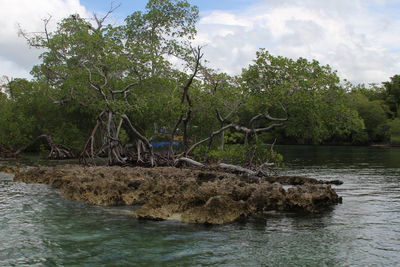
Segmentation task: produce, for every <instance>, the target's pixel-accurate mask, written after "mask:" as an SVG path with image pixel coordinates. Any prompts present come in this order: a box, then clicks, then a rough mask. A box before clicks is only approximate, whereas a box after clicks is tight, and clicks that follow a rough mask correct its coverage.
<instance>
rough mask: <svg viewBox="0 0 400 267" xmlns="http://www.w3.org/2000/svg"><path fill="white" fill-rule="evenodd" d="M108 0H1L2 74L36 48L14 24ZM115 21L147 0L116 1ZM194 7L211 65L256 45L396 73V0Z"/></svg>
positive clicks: (361, 74) (377, 73)
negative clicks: (28, 44) (198, 14)
mask: <svg viewBox="0 0 400 267" xmlns="http://www.w3.org/2000/svg"><path fill="white" fill-rule="evenodd" d="M111 2H112V1H109V0H104V1H103V0H0V76H3V75H7V76H9V77H28V78H29V77H30V76H29V71H30V69H31V68H32V66H33V65H34V64H36V63H38V59H37V57H38V55H39V54H40V51H38V50H36V49H31V48H29V47H28V46H27V45H26V43H25V41H24V40H23V39H22V38H20V37H18V34H17V32H18V25H21V27H22V28H23V29H25V30H26V31H40V30H41V29H42V25H43V24H42V19H43V18H46V17H48V16H49V15H52V20H53V21H57V20H59V19H61V18H63V17H65V16H67V15H68V14H71V13H79V14H81V15H83V16H85V17H90V15H91V14H92V13H93V12H96V13H101V12H104V11H106V10H107V9H108V8H109V6H110V3H111ZM114 2H116V3H121V7H120V8H119V9H118V10H117V12H116V13H114V14H113V16H112V17H111V19H110V21H109V22H110V23H119V22H120V21H122V20H123V18H124V17H126V16H127V15H128V14H130V13H132V12H133V11H135V10H140V9H143V8H144V6H145V4H146V2H147V1H146V0H119V1H114ZM189 2H190V3H192V4H195V5H197V6H199V8H200V16H201V18H200V21H199V24H198V38H197V40H196V42H197V43H198V44H205V45H206V48H205V54H206V57H207V58H208V60H209V61H210V65H211V66H212V67H214V68H217V69H219V70H221V71H225V72H228V73H230V74H238V73H240V70H241V69H242V68H243V67H246V66H247V65H248V64H249V63H251V60H252V59H254V57H255V52H256V51H257V50H258V49H259V48H266V49H267V50H269V51H270V52H271V53H272V54H274V55H283V56H287V57H291V58H298V57H305V58H308V59H317V60H318V61H320V62H321V63H322V64H329V65H331V66H332V68H334V69H336V70H338V73H339V75H340V76H341V78H346V79H348V80H350V81H352V82H355V83H370V82H382V81H386V80H388V78H389V77H391V76H393V75H395V74H400V15H399V14H400V0H351V1H350V0H189Z"/></svg>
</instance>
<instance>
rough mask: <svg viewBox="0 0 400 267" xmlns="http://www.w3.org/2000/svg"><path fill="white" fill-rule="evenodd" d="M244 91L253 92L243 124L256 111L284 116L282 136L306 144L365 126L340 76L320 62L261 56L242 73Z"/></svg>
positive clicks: (266, 54) (262, 54) (265, 54)
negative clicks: (354, 108)
mask: <svg viewBox="0 0 400 267" xmlns="http://www.w3.org/2000/svg"><path fill="white" fill-rule="evenodd" d="M242 81H243V87H244V88H246V90H247V91H248V92H249V93H250V95H249V99H248V101H247V103H246V105H245V106H244V108H243V109H245V111H244V112H243V114H246V113H247V114H248V115H245V117H243V118H242V120H243V121H249V117H251V114H254V113H256V114H257V113H263V112H265V111H270V113H273V114H277V115H275V116H276V117H278V115H279V116H285V114H284V112H283V110H282V108H281V106H284V107H285V108H286V111H287V114H288V116H289V120H288V122H287V123H286V126H285V128H284V130H283V134H284V136H286V137H289V138H295V139H296V140H298V141H300V140H303V141H302V142H311V143H320V142H322V141H324V140H327V139H329V138H330V137H332V136H333V135H347V134H350V132H351V131H354V129H358V128H360V126H361V123H360V120H359V118H358V116H357V113H355V112H354V111H352V110H351V108H349V107H348V106H346V103H345V100H346V98H345V95H346V92H345V89H344V88H343V87H342V86H340V84H339V78H338V76H337V74H336V72H334V71H332V69H331V68H330V67H329V66H321V65H320V64H319V62H318V61H315V60H313V61H308V60H306V59H304V58H299V59H297V60H293V59H290V58H285V57H282V56H273V55H271V54H269V53H268V52H267V51H265V50H261V51H259V52H257V58H256V60H255V61H254V64H253V65H250V66H249V68H247V69H245V70H244V72H243V74H242Z"/></svg>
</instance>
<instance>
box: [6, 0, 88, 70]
mask: <svg viewBox="0 0 400 267" xmlns="http://www.w3.org/2000/svg"><path fill="white" fill-rule="evenodd" d="M74 13H79V14H81V15H83V16H88V14H87V11H86V9H85V7H84V6H82V5H81V4H80V3H79V0H34V1H33V0H0V76H2V75H7V76H9V77H30V75H29V72H30V70H31V68H32V66H33V65H34V64H36V63H38V56H39V54H40V51H39V50H37V49H34V48H29V47H28V45H27V43H26V41H25V40H24V39H23V38H21V37H19V36H18V25H21V27H22V28H23V29H24V30H25V31H27V32H39V31H43V21H42V19H44V18H48V17H49V15H51V16H52V19H51V20H52V22H53V27H54V24H55V23H56V22H57V21H59V20H60V19H62V18H64V17H66V16H68V15H70V14H74ZM50 26H51V25H50Z"/></svg>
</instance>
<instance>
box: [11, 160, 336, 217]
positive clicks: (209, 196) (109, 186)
mask: <svg viewBox="0 0 400 267" xmlns="http://www.w3.org/2000/svg"><path fill="white" fill-rule="evenodd" d="M14 180H15V181H22V182H26V183H42V184H48V185H51V186H53V187H56V188H58V189H59V190H60V192H61V194H62V195H63V196H64V197H66V198H68V199H72V200H76V201H82V202H86V203H89V204H93V205H102V206H122V205H128V206H130V205H140V208H138V209H137V210H135V211H133V216H135V217H138V218H143V219H152V220H167V219H172V220H179V221H183V222H188V223H205V224H223V223H228V222H232V221H235V220H237V219H239V218H242V217H248V216H252V215H257V214H262V213H263V212H266V211H270V210H277V211H305V212H310V213H316V212H319V211H321V210H323V209H324V208H326V207H329V206H332V205H335V204H337V203H341V197H339V196H338V195H337V194H336V192H335V190H334V189H332V187H331V185H329V183H334V184H340V181H331V182H329V181H321V180H316V179H312V178H306V177H266V178H258V177H251V176H245V175H237V174H232V173H226V172H221V171H216V170H198V169H181V168H173V167H160V168H139V167H136V168H129V167H127V168H122V167H103V166H97V167H83V166H79V165H60V166H55V167H37V168H31V169H29V170H27V171H17V172H16V174H15V178H14ZM278 182H281V183H278ZM282 184H292V185H293V184H294V185H295V186H291V187H289V188H287V189H286V190H285V189H284V187H283V185H282Z"/></svg>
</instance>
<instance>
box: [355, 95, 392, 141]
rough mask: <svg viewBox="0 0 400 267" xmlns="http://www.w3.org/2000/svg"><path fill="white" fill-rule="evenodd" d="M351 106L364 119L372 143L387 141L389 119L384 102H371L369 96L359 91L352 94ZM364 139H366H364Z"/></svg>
mask: <svg viewBox="0 0 400 267" xmlns="http://www.w3.org/2000/svg"><path fill="white" fill-rule="evenodd" d="M349 101H350V102H349V105H351V106H352V107H353V108H354V109H355V110H356V111H357V112H358V114H359V115H360V117H361V118H362V120H363V122H364V125H365V128H366V132H367V133H368V137H369V138H368V139H369V140H370V141H378V142H382V141H387V139H388V127H387V126H386V124H387V121H388V118H387V113H386V111H385V104H384V102H383V101H382V100H373V101H370V100H369V99H368V98H367V96H365V95H364V94H362V93H360V92H359V91H355V92H352V93H351V94H350V95H349ZM362 139H365V138H364V137H363V138H362Z"/></svg>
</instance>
